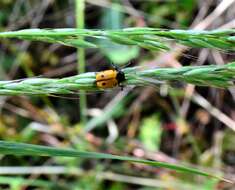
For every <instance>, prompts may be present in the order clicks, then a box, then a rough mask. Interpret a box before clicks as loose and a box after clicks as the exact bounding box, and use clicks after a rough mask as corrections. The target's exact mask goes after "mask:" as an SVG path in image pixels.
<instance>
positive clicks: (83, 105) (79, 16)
mask: <svg viewBox="0 0 235 190" xmlns="http://www.w3.org/2000/svg"><path fill="white" fill-rule="evenodd" d="M75 3H76V25H77V28H78V29H83V28H84V16H85V14H84V13H85V1H84V0H76V1H75ZM81 40H82V41H83V40H84V39H83V37H81ZM77 54H78V72H79V73H80V74H81V73H84V72H85V67H86V64H85V50H84V48H79V49H78V53H77ZM79 108H80V118H81V121H82V123H83V124H85V123H86V122H87V118H86V110H87V100H86V94H85V92H84V91H81V92H80V99H79Z"/></svg>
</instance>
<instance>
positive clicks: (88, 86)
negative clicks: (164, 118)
mask: <svg viewBox="0 0 235 190" xmlns="http://www.w3.org/2000/svg"><path fill="white" fill-rule="evenodd" d="M123 72H124V73H125V76H126V81H125V83H124V85H125V86H129V85H134V86H146V85H149V86H158V85H160V84H162V83H165V82H167V83H171V82H175V81H179V82H186V83H191V84H195V85H198V86H212V87H218V88H228V87H231V86H234V80H235V62H233V63H229V64H226V65H208V66H185V67H181V68H154V69H144V68H140V67H129V68H125V69H123ZM81 90H86V91H90V92H92V91H94V92H96V91H103V90H102V89H99V88H97V86H96V73H95V72H87V73H82V74H79V75H75V76H71V77H65V78H61V79H50V78H39V77H35V78H26V79H21V80H12V81H0V95H6V96H11V95H69V94H76V93H78V92H79V93H80V91H81Z"/></svg>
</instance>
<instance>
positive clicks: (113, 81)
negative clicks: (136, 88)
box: [96, 67, 126, 89]
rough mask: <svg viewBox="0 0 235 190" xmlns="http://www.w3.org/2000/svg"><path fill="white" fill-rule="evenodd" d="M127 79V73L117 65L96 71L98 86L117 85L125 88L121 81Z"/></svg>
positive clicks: (102, 87) (103, 87)
mask: <svg viewBox="0 0 235 190" xmlns="http://www.w3.org/2000/svg"><path fill="white" fill-rule="evenodd" d="M125 80H126V78H125V73H124V72H123V71H121V70H120V69H119V68H117V67H115V68H114V69H110V70H104V71H100V72H98V73H96V86H97V87H98V88H101V89H106V88H113V87H116V86H120V87H121V88H123V85H121V83H122V82H123V81H125Z"/></svg>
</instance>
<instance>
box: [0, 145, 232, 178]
mask: <svg viewBox="0 0 235 190" xmlns="http://www.w3.org/2000/svg"><path fill="white" fill-rule="evenodd" d="M0 154H5V155H27V156H63V157H78V158H90V159H112V160H120V161H129V162H135V163H142V164H147V165H151V166H155V167H163V168H168V169H172V170H175V171H179V172H188V173H190V174H197V175H202V176H207V177H214V178H217V179H220V180H223V181H227V182H230V183H231V181H229V180H227V179H224V178H222V177H219V176H216V175H214V174H210V173H207V172H204V171H200V170H198V169H195V168H191V167H187V166H180V165H175V164H169V163H165V162H157V161H150V160H144V159H138V158H134V157H127V156H117V155H112V154H105V153H97V152H85V151H77V150H73V149H64V148H63V149H62V148H54V147H47V146H40V145H32V144H25V143H17V142H8V141H0Z"/></svg>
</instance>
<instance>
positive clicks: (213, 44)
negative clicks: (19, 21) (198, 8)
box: [0, 0, 235, 51]
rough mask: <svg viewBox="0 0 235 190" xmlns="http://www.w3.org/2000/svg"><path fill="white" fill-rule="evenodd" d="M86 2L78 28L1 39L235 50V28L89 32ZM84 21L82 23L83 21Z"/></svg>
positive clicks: (79, 4)
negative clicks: (167, 42) (86, 22)
mask: <svg viewBox="0 0 235 190" xmlns="http://www.w3.org/2000/svg"><path fill="white" fill-rule="evenodd" d="M83 3H84V2H83V0H77V1H76V10H77V11H76V12H77V13H76V14H77V18H78V19H77V27H79V28H77V29H76V28H63V29H37V28H36V29H25V30H19V31H9V32H0V38H19V39H24V40H31V41H33V40H36V41H44V42H48V43H60V44H63V45H67V46H73V47H78V48H98V47H99V46H100V43H97V41H98V40H97V39H103V40H108V41H111V42H113V43H118V44H122V45H136V46H139V47H142V48H145V49H149V50H168V49H170V47H169V46H168V45H167V44H166V43H165V42H166V41H169V40H170V41H172V40H173V41H175V42H177V43H180V44H183V45H186V46H189V47H196V48H213V49H219V50H222V51H229V50H235V43H234V42H235V29H217V30H210V31H209V30H177V29H174V30H168V29H160V28H147V27H146V28H125V29H119V30H89V29H83V28H84V23H83V22H84V17H83V15H82V14H83V8H84V7H83V6H84V5H82V4H83ZM82 20H83V21H82Z"/></svg>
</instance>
